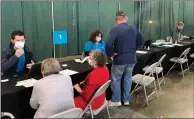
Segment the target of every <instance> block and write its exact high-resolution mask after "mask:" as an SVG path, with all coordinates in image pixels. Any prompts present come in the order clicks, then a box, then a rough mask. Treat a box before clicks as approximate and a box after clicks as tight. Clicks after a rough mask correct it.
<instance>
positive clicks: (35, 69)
mask: <svg viewBox="0 0 194 119" xmlns="http://www.w3.org/2000/svg"><path fill="white" fill-rule="evenodd" d="M41 64H42V63H35V64H34V65H32V67H31V69H30V70H29V72H28V78H36V77H40V78H42V74H41Z"/></svg>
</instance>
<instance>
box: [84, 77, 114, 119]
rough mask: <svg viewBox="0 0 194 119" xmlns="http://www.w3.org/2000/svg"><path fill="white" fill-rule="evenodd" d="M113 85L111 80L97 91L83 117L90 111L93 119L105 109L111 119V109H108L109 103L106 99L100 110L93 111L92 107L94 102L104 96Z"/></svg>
mask: <svg viewBox="0 0 194 119" xmlns="http://www.w3.org/2000/svg"><path fill="white" fill-rule="evenodd" d="M110 83H111V80H109V81H107V82H106V83H105V84H104V85H102V86H101V87H100V88H99V89H98V90H97V91H96V93H95V94H94V96H93V97H92V98H91V100H90V101H89V103H88V105H87V106H86V108H85V109H84V111H83V113H82V116H83V115H84V113H86V111H88V110H89V111H90V114H91V117H92V119H93V118H94V115H97V114H98V113H100V112H101V111H102V110H103V109H104V108H105V107H106V109H107V112H108V116H109V118H110V113H109V109H108V106H107V105H108V101H107V100H106V99H105V100H104V104H103V105H102V106H101V107H100V108H99V109H96V110H93V109H92V106H91V103H92V101H93V100H94V99H95V98H97V97H98V96H100V95H102V94H103V93H104V92H105V91H106V89H107V88H108V87H109V85H110Z"/></svg>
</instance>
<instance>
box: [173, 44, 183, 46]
mask: <svg viewBox="0 0 194 119" xmlns="http://www.w3.org/2000/svg"><path fill="white" fill-rule="evenodd" d="M174 45H176V46H183V45H182V44H174Z"/></svg>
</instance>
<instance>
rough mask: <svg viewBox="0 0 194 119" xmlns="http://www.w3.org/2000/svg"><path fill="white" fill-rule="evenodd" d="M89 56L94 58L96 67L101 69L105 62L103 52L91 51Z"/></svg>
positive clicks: (105, 57) (105, 58)
mask: <svg viewBox="0 0 194 119" xmlns="http://www.w3.org/2000/svg"><path fill="white" fill-rule="evenodd" d="M90 56H92V57H93V58H94V61H95V62H96V66H98V67H102V66H104V65H105V64H106V62H107V56H106V54H105V53H104V52H102V51H100V50H92V51H91V52H90Z"/></svg>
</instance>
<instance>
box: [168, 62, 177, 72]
mask: <svg viewBox="0 0 194 119" xmlns="http://www.w3.org/2000/svg"><path fill="white" fill-rule="evenodd" d="M175 65H176V63H174V64H173V65H172V67H171V68H170V69H169V70H168V72H167V75H168V74H169V73H170V71H171V70H172V69H174V66H175Z"/></svg>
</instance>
